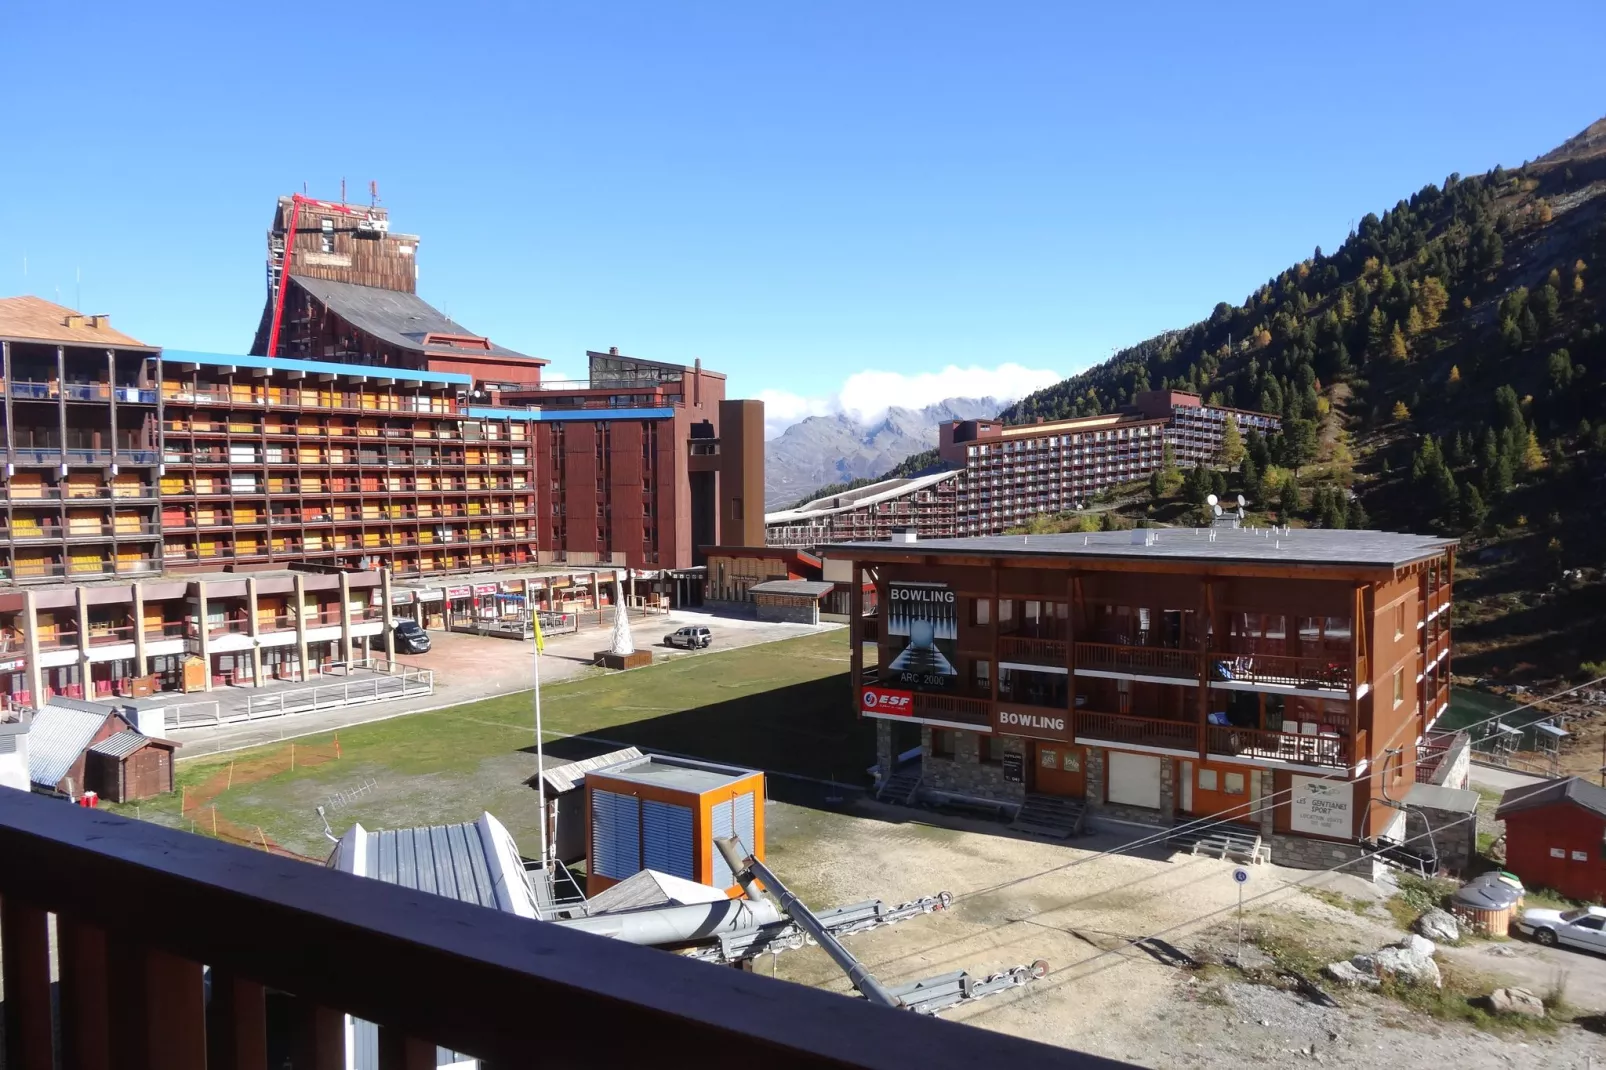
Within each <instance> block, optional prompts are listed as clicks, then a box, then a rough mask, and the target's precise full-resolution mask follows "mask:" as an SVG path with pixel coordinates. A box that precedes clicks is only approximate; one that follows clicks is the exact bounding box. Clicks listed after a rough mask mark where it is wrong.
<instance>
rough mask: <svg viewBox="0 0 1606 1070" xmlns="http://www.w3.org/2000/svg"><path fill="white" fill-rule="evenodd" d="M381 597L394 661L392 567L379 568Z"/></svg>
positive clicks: (388, 654) (389, 658) (387, 650)
mask: <svg viewBox="0 0 1606 1070" xmlns="http://www.w3.org/2000/svg"><path fill="white" fill-rule="evenodd" d="M379 598H380V601H381V603H382V604H383V607H384V609H383V612H384V616H383V617H382V618H381V621H382V623H383V624H384V626H385V631H384V633H383V634H384V636H385V660H386V661H390V662H394V661H395V660H396V629H394V628H392V627H391V626H390V569H388V568H382V569H380V570H379ZM525 602H526V604H528V602H529V596H528V593H526V596H525Z"/></svg>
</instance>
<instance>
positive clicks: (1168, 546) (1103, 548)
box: [820, 528, 1456, 568]
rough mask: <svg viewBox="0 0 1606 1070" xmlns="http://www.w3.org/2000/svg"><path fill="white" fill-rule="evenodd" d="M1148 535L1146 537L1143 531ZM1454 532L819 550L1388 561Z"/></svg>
mask: <svg viewBox="0 0 1606 1070" xmlns="http://www.w3.org/2000/svg"><path fill="white" fill-rule="evenodd" d="M1146 536H1151V538H1146ZM1455 545H1456V540H1455V539H1441V538H1437V537H1435V536H1431V535H1407V534H1402V533H1400V532H1395V531H1351V530H1346V529H1336V530H1335V529H1332V528H1296V529H1293V530H1288V529H1284V528H1237V529H1225V528H1215V529H1211V528H1139V529H1137V530H1134V531H1095V532H1091V533H1088V534H1080V533H1078V534H1063V535H984V536H980V537H976V538H964V539H922V540H919V541H918V542H907V543H905V542H844V543H835V544H832V545H829V546H822V547H820V553H822V554H825V555H829V556H836V557H851V556H852V555H853V554H854V552H855V551H863V552H867V553H875V554H879V555H887V554H903V555H907V556H909V557H922V556H924V555H926V554H933V553H953V554H971V555H975V556H978V557H1081V558H1129V559H1130V558H1148V559H1153V560H1172V561H1208V562H1216V561H1219V562H1243V563H1249V564H1258V565H1263V564H1294V565H1301V564H1303V565H1334V566H1344V565H1351V566H1353V565H1360V566H1372V567H1379V568H1381V567H1390V568H1392V567H1394V566H1397V565H1404V564H1409V563H1411V562H1413V561H1420V560H1422V559H1423V558H1427V557H1434V556H1436V555H1438V554H1441V553H1443V552H1444V551H1445V550H1446V549H1447V548H1449V547H1452V546H1455Z"/></svg>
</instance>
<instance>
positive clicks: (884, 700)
mask: <svg viewBox="0 0 1606 1070" xmlns="http://www.w3.org/2000/svg"><path fill="white" fill-rule="evenodd" d="M914 700H915V697H914V693H913V692H910V691H893V690H892V689H890V688H886V687H867V688H864V690H863V691H861V692H860V698H859V712H860V713H871V714H877V715H880V716H882V717H908V716H909V715H910V714H911V713H913V712H914Z"/></svg>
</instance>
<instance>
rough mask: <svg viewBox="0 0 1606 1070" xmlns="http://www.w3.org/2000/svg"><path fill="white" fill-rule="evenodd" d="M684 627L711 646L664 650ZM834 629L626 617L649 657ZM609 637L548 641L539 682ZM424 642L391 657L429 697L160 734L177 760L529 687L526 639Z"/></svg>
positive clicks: (560, 676) (602, 632)
mask: <svg viewBox="0 0 1606 1070" xmlns="http://www.w3.org/2000/svg"><path fill="white" fill-rule="evenodd" d="M684 624H703V625H707V626H708V628H709V630H710V631H712V632H713V635H714V642H713V645H712V646H711V647H709V649H708V650H706V651H687V650H679V649H673V650H672V649H669V648H666V647H664V646H663V645H662V640H663V636H664V635H665V634H667V633H669V632H671V631H674V630H675V629H676V628H679V627H680V626H681V625H684ZM841 627H842V625H840V624H821V625H818V626H810V625H806V624H766V623H760V622H758V621H753V620H740V619H736V618H731V617H721V616H714V615H712V614H708V613H699V612H694V611H690V610H674V611H672V612H670V613H669V614H668V615H658V614H654V615H652V616H649V617H647V618H645V619H642V618H639V617H637V618H632V620H631V630H632V632H633V634H634V637H635V642H636V647H637V649H639V650H647V649H651V650H652V652H653V659H654V661H655V662H657V661H666V660H669V659H673V658H685V657H701V656H702V655H704V654H710V653H713V654H717V653H718V652H720V651H721V650H734V649H736V648H738V647H745V646H753V645H755V644H758V643H773V642H776V641H777V640H781V639H794V638H796V637H798V636H802V635H813V634H815V633H818V632H822V631H830V630H833V629H838V628H841ZM611 634H612V627H611V625H610V626H609V627H605V628H583V629H581V630H580V631H579V632H578V633H576V634H573V635H561V636H553V637H551V638H550V639H548V640H547V643H546V653H545V654H544V655H542V658H541V682H542V683H543V684H551V683H556V682H557V681H560V680H567V679H571V678H573V677H575V676H578V675H580V674H581V673H585V672H592V671H597V670H594V669H593V668H592V658H593V655H594V654H595V652H596V651H597V650H601V649H605V648H606V647H607V646H608V641H609V639H610V637H611ZM430 639H431V640H432V649H431V650H430V652H429V653H428V654H405V655H398V660H399V661H402V662H404V663H406V664H408V665H416V666H418V667H419V668H423V669H432V670H434V672H435V693H434V694H433V695H419V696H416V697H413V698H408V699H402V700H392V701H386V702H382V703H377V704H370V705H363V706H351V707H347V708H345V709H339V710H324V711H320V712H318V713H304V714H297V715H293V716H290V717H274V718H271V719H269V720H260V721H252V722H249V723H242V724H230V725H224V726H222V727H219V728H186V729H181V730H177V731H173V732H170V733H168V734H169V735H170V736H172V738H173V739H174V740H176V741H177V742H179V743H181V744H183V746H182V747H181V748H180V750H179V752H178V757H179V760H180V761H183V760H185V759H188V758H199V757H204V756H206V755H208V754H217V753H219V752H221V751H229V750H239V749H241V748H243V747H254V746H258V745H260V744H263V743H272V742H274V741H276V740H281V739H294V738H296V737H298V736H307V735H314V734H317V733H320V732H330V731H333V730H335V729H339V728H346V727H349V726H351V725H355V724H363V723H366V722H368V721H380V720H385V719H386V718H390V717H399V716H402V715H403V714H409V713H422V712H424V711H426V710H438V709H441V708H443V707H446V706H456V705H459V704H461V703H464V702H475V701H478V700H480V699H486V698H494V697H496V696H497V695H510V694H516V693H517V692H520V691H528V690H529V689H530V680H531V654H532V651H533V646H532V644H530V643H528V642H519V641H517V640H513V639H499V638H496V637H493V636H484V635H465V634H461V633H455V632H431V633H430Z"/></svg>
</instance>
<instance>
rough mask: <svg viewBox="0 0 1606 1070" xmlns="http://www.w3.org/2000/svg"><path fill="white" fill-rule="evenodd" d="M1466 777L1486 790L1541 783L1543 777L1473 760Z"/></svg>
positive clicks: (1543, 779)
mask: <svg viewBox="0 0 1606 1070" xmlns="http://www.w3.org/2000/svg"><path fill="white" fill-rule="evenodd" d="M1467 779H1468V780H1469V781H1471V782H1472V783H1473V784H1474V785H1476V786H1477V787H1480V788H1484V789H1486V790H1488V791H1510V790H1511V789H1512V788H1521V787H1526V786H1527V785H1529V784H1542V783H1544V781H1545V778H1544V777H1542V776H1535V775H1534V774H1533V773H1520V772H1518V771H1517V770H1515V769H1498V768H1496V767H1495V766H1492V765H1479V764H1478V763H1476V762H1474V763H1473V764H1472V769H1471V771H1470V772H1469V773H1467Z"/></svg>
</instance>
